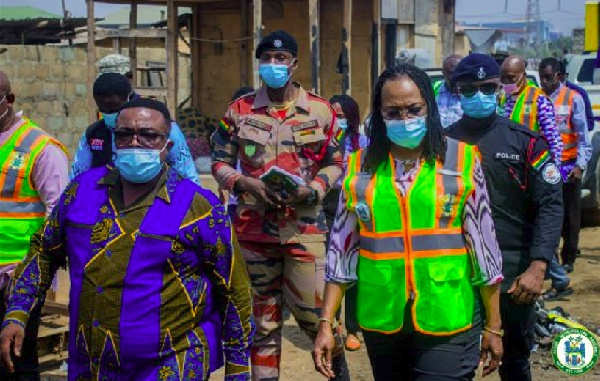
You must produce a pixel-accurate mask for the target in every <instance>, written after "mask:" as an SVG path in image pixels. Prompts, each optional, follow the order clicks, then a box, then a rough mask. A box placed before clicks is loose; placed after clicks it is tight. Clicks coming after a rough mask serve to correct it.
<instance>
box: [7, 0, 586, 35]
mask: <svg viewBox="0 0 600 381" xmlns="http://www.w3.org/2000/svg"><path fill="white" fill-rule="evenodd" d="M64 1H65V4H66V7H67V9H68V10H69V11H71V13H72V14H73V15H74V16H79V17H82V16H85V14H86V4H85V0H64ZM324 1H327V0H324ZM506 2H508V8H507V9H508V10H507V12H506V13H504V12H505V11H504V10H505V3H506ZM539 2H540V13H541V16H542V19H546V20H548V21H550V22H551V23H552V25H553V26H554V29H556V30H559V31H561V32H563V34H565V35H570V34H571V29H573V28H576V27H582V26H583V25H584V16H583V15H584V4H585V2H586V0H539ZM526 4H527V0H456V18H457V20H460V21H468V22H470V23H471V22H485V21H492V20H493V21H506V20H511V19H523V18H524V17H525V12H526V8H527V5H526ZM559 4H560V8H559ZM0 5H7V6H8V5H31V6H35V7H38V8H42V9H44V10H46V11H48V12H53V13H57V14H61V13H62V0H43V1H42V0H0ZM120 7H123V5H114V4H105V3H97V4H96V6H95V11H96V15H97V17H102V16H104V15H106V14H107V13H110V12H112V11H114V10H116V9H119V8H120Z"/></svg>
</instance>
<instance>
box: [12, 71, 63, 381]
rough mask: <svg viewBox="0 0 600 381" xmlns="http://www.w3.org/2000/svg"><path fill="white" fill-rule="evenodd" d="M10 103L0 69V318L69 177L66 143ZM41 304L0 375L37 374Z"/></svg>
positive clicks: (28, 377)
mask: <svg viewBox="0 0 600 381" xmlns="http://www.w3.org/2000/svg"><path fill="white" fill-rule="evenodd" d="M14 105H15V94H14V93H13V92H12V89H11V86H10V80H9V78H8V76H7V75H6V73H4V72H3V71H0V317H3V316H4V314H5V313H6V311H7V308H6V306H5V303H4V301H5V299H6V298H5V297H6V294H7V292H8V291H7V286H8V283H9V280H10V277H11V276H12V274H13V272H14V270H15V268H16V267H17V264H18V263H19V262H21V261H22V260H23V259H24V258H25V256H26V255H27V251H28V250H29V248H30V240H31V236H32V234H33V233H34V232H35V231H36V230H38V228H39V227H40V226H42V224H43V223H44V218H45V217H47V216H48V215H50V213H51V212H52V210H53V209H54V207H55V206H56V204H57V203H58V199H59V198H60V194H61V193H62V191H63V189H64V188H65V187H66V186H67V183H68V182H69V177H68V170H69V160H68V158H67V154H66V148H65V147H64V146H63V145H62V144H61V143H60V142H58V141H57V140H56V139H54V138H52V137H51V136H49V135H48V134H47V133H46V132H44V131H43V130H42V129H40V128H39V127H38V126H37V125H36V124H35V123H34V122H32V121H31V120H30V119H28V118H26V117H24V116H23V115H22V114H21V113H15V110H14ZM43 299H44V296H42V297H41V300H43ZM41 304H43V302H42V303H41ZM41 304H39V305H36V306H32V308H31V309H30V311H28V313H29V314H30V316H31V317H30V319H29V324H27V327H26V329H25V332H26V338H25V341H24V342H23V346H22V349H21V350H20V353H19V357H18V358H16V361H15V369H14V370H15V372H14V373H13V374H9V373H8V372H7V371H6V369H4V368H2V367H0V380H2V381H37V380H39V379H40V372H39V369H38V353H37V336H38V328H39V324H40V314H41V310H42V306H41ZM0 344H6V343H0Z"/></svg>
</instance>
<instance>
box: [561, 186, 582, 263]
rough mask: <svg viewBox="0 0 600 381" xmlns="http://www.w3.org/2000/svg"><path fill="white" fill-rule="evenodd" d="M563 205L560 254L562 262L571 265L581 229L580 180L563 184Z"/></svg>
mask: <svg viewBox="0 0 600 381" xmlns="http://www.w3.org/2000/svg"><path fill="white" fill-rule="evenodd" d="M563 207H564V215H563V227H562V238H563V247H562V249H561V252H560V256H561V258H562V262H563V264H570V265H572V264H573V263H575V258H576V257H577V248H578V246H579V231H580V230H581V180H573V181H571V182H568V183H564V184H563Z"/></svg>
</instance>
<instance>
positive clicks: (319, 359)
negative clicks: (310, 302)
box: [313, 321, 335, 379]
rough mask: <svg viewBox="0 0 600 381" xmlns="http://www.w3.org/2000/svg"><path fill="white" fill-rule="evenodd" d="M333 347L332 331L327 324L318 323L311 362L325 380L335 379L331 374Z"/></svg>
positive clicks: (323, 322) (324, 322) (333, 374)
mask: <svg viewBox="0 0 600 381" xmlns="http://www.w3.org/2000/svg"><path fill="white" fill-rule="evenodd" d="M334 347H335V339H334V338H333V329H332V328H331V325H329V323H328V322H326V321H322V322H320V323H319V333H318V334H317V338H316V340H315V351H314V354H313V361H314V362H315V369H316V370H317V371H318V372H319V373H321V374H322V375H323V376H325V377H327V379H331V378H334V377H335V373H333V369H332V365H331V358H332V353H333V348H334Z"/></svg>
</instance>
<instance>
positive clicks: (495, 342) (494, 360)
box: [479, 331, 504, 377]
mask: <svg viewBox="0 0 600 381" xmlns="http://www.w3.org/2000/svg"><path fill="white" fill-rule="evenodd" d="M503 354H504V348H503V346H502V338H501V337H500V336H498V335H496V334H494V333H491V332H488V331H483V337H482V338H481V350H480V354H479V366H480V367H481V366H483V373H482V375H481V376H482V377H485V376H487V375H489V374H492V373H494V372H495V371H496V369H498V367H499V366H500V364H501V361H502V355H503ZM488 359H489V362H488V363H487V365H486V361H487V360H488Z"/></svg>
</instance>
